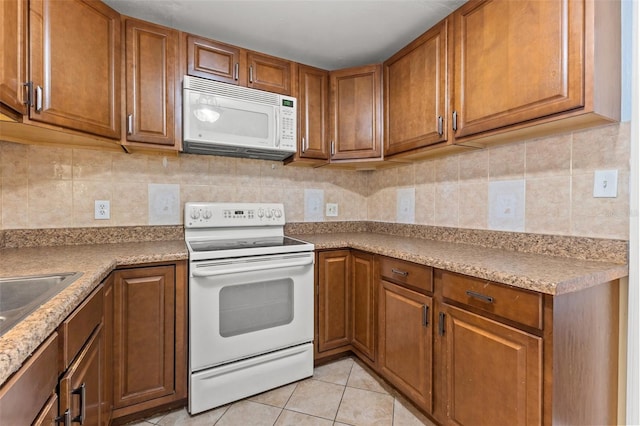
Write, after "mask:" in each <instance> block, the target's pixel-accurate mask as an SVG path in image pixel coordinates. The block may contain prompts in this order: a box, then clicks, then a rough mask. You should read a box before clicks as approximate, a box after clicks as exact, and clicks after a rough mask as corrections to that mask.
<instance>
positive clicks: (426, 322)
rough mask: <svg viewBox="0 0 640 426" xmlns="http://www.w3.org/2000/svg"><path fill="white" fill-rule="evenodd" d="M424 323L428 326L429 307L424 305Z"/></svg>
mask: <svg viewBox="0 0 640 426" xmlns="http://www.w3.org/2000/svg"><path fill="white" fill-rule="evenodd" d="M422 325H423V326H424V327H427V326H428V325H429V307H428V306H427V305H422Z"/></svg>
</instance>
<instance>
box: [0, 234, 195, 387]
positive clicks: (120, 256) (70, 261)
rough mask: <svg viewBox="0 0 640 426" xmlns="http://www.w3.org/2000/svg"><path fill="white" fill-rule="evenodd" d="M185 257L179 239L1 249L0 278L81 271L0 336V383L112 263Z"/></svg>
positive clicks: (79, 301)
mask: <svg viewBox="0 0 640 426" xmlns="http://www.w3.org/2000/svg"><path fill="white" fill-rule="evenodd" d="M187 258H188V252H187V247H186V245H185V243H184V240H172V241H155V242H143V243H117V244H95V245H74V246H52V247H28V248H10V249H2V250H0V265H2V270H0V278H6V277H16V276H26V275H41V274H49V273H59V272H82V276H81V277H80V278H78V279H77V280H76V281H75V282H73V283H72V284H71V285H69V286H68V287H67V288H65V289H64V290H62V291H61V292H60V293H58V294H57V295H56V296H54V297H53V298H52V299H50V300H49V301H48V302H46V303H45V304H43V305H42V306H40V307H39V308H38V309H36V310H35V311H34V312H33V313H31V314H30V315H29V316H28V317H26V318H25V319H23V320H22V321H20V322H19V323H18V324H16V326H15V327H13V328H11V329H10V330H8V331H7V332H6V333H5V334H4V335H2V336H0V385H1V384H3V383H4V382H5V381H6V380H7V378H9V376H10V375H11V374H12V373H14V372H15V371H17V370H18V368H20V366H21V365H22V364H23V363H24V362H25V361H26V360H27V358H28V357H29V356H30V355H31V354H32V353H33V352H34V351H35V350H36V349H37V348H38V346H39V345H40V344H41V343H42V342H44V341H45V339H46V338H47V337H48V336H49V335H50V334H51V333H53V332H54V331H55V330H56V328H57V327H58V325H60V324H61V323H62V321H63V320H64V319H65V318H66V317H67V316H68V315H69V314H70V313H71V312H72V311H73V310H74V309H75V308H76V307H78V306H79V305H80V303H81V302H82V301H83V300H84V299H85V298H86V297H87V296H88V295H89V294H91V292H92V291H93V290H94V289H95V288H96V287H97V286H98V285H99V284H100V283H101V282H102V280H104V279H105V278H106V277H107V276H108V275H109V273H110V272H111V271H112V270H114V269H115V268H116V267H118V266H123V265H137V264H144V263H153V262H165V261H174V260H182V259H187Z"/></svg>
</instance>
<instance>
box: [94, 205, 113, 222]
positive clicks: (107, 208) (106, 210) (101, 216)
mask: <svg viewBox="0 0 640 426" xmlns="http://www.w3.org/2000/svg"><path fill="white" fill-rule="evenodd" d="M93 218H94V219H96V220H106V219H111V203H110V202H109V200H95V207H94V213H93Z"/></svg>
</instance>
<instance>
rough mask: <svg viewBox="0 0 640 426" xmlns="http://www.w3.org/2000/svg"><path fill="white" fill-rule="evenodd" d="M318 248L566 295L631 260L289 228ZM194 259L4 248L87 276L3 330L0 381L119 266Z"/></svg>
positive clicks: (153, 251)
mask: <svg viewBox="0 0 640 426" xmlns="http://www.w3.org/2000/svg"><path fill="white" fill-rule="evenodd" d="M288 234H290V235H291V236H293V237H295V238H299V239H302V240H305V241H309V242H312V243H314V244H315V247H316V249H335V248H353V249H359V250H363V251H367V252H371V253H376V254H381V255H386V256H391V257H395V258H399V259H404V260H408V261H411V262H415V263H419V264H423V265H428V266H432V267H435V268H441V269H446V270H449V271H452V272H458V273H461V274H466V275H471V276H474V277H477V278H481V279H487V280H491V281H496V282H500V283H504V284H509V285H512V286H515V287H520V288H524V289H529V290H535V291H538V292H542V293H547V294H552V295H561V294H564V293H570V292H573V291H578V290H580V289H584V288H588V287H590V286H593V285H596V284H599V283H603V282H607V281H611V280H615V279H618V278H622V277H625V276H627V275H628V265H627V264H626V263H615V262H611V261H608V262H600V261H594V260H580V259H574V258H568V257H557V256H549V255H543V254H534V253H523V252H517V251H511V250H505V249H497V248H485V247H480V246H477V245H472V244H463V243H453V242H443V241H435V240H429V239H422V238H411V237H406V236H396V235H389V234H382V233H375V232H340V233H324V234H323V233H314V234H306V233H288ZM183 259H188V251H187V247H186V245H185V243H184V240H166V241H153V242H128V243H107V244H85V245H62V246H47V247H23V248H5V249H0V264H1V265H2V270H0V278H4V277H14V276H26V275H40V274H48V273H59V272H82V274H83V275H82V276H81V277H80V278H79V279H78V280H77V281H75V282H74V283H72V284H71V285H70V286H69V287H67V288H66V289H64V290H63V291H62V292H60V293H59V294H58V295H56V296H55V297H53V298H52V299H50V300H49V301H48V302H46V303H45V304H43V305H42V306H41V307H39V308H38V309H37V310H35V311H34V312H33V313H32V314H31V315H29V316H28V317H26V318H25V319H24V320H22V321H21V322H20V323H18V324H17V325H16V326H15V327H13V328H12V329H10V330H9V331H7V332H6V333H5V334H4V335H2V336H0V385H1V384H3V383H4V382H5V381H6V380H7V378H9V377H10V376H11V374H12V373H14V372H15V371H17V370H18V369H19V368H20V366H21V365H22V364H23V363H24V362H25V360H26V359H28V357H29V356H30V355H31V354H32V353H33V351H35V350H36V349H37V347H38V346H39V345H40V344H41V343H42V342H44V340H45V339H46V338H47V337H48V336H49V335H50V334H51V333H52V332H53V331H55V330H56V328H57V327H58V325H59V324H60V323H61V322H62V321H63V320H64V319H65V318H66V317H67V316H68V315H69V314H70V313H71V312H72V311H73V310H74V309H75V308H76V307H77V306H79V305H80V303H81V302H82V301H83V300H84V299H85V298H86V297H87V296H88V295H89V294H90V293H91V292H92V291H93V290H94V289H95V288H96V287H97V286H98V285H99V284H100V283H101V282H102V280H104V279H105V278H106V277H107V276H108V275H109V273H110V272H111V271H112V270H114V269H115V268H116V267H118V266H123V265H136V264H145V263H153V262H164V261H175V260H183Z"/></svg>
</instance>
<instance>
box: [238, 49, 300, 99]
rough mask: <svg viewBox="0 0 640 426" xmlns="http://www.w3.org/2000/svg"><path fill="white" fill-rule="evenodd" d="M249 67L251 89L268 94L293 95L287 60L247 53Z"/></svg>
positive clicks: (289, 66)
mask: <svg viewBox="0 0 640 426" xmlns="http://www.w3.org/2000/svg"><path fill="white" fill-rule="evenodd" d="M247 63H248V65H249V84H248V86H249V87H253V88H254V89H260V90H266V91H268V92H275V93H280V94H282V95H291V74H292V73H291V68H292V65H293V63H292V62H291V61H287V60H286V59H280V58H275V57H273V56H267V55H262V54H260V53H257V52H247Z"/></svg>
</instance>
